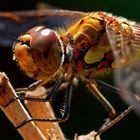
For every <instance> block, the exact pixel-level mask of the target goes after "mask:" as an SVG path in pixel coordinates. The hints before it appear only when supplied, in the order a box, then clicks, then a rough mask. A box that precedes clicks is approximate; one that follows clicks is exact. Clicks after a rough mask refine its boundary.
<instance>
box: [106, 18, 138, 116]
mask: <svg viewBox="0 0 140 140" xmlns="http://www.w3.org/2000/svg"><path fill="white" fill-rule="evenodd" d="M131 28H132V27H131V26H130V25H129V29H131ZM139 30H140V28H139ZM106 31H107V35H108V39H109V41H110V44H111V47H112V50H113V54H114V58H115V66H116V69H115V81H116V84H117V86H118V87H119V89H120V92H119V94H120V96H121V97H122V98H123V99H124V100H125V101H126V102H127V103H129V104H131V105H133V106H134V107H135V108H136V110H137V112H139V114H140V74H139V73H140V61H139V60H140V59H139V56H140V55H139V54H140V53H138V51H139V52H140V41H139V44H138V43H137V44H136V42H135V41H134V35H135V33H134V32H133V31H132V30H131V31H132V33H131V34H129V33H127V32H126V30H124V28H123V26H122V25H121V24H120V23H118V22H117V21H115V20H114V21H113V22H112V23H110V24H109V23H108V24H107V26H106ZM139 37H140V36H139ZM137 39H139V40H140V38H137ZM138 47H139V49H136V48H138Z"/></svg>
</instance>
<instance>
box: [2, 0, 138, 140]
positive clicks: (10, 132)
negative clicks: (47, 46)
mask: <svg viewBox="0 0 140 140" xmlns="http://www.w3.org/2000/svg"><path fill="white" fill-rule="evenodd" d="M40 2H44V3H47V4H49V5H52V6H54V7H58V8H62V9H70V10H79V11H88V12H89V11H99V10H100V11H106V12H110V13H113V14H114V15H118V16H124V17H126V18H129V19H131V20H135V21H138V22H139V21H140V1H139V0H129V1H128V0H123V1H122V0H85V1H84V0H83V1H82V0H70V1H68V0H44V1H43V0H42V1H39V0H30V1H29V0H28V1H27V0H24V1H20V0H9V1H8V0H0V11H19V10H20V11H21V10H34V9H36V7H37V4H38V3H40ZM9 55H10V54H9ZM5 60H7V58H6V59H5ZM1 63H3V62H1ZM5 64H6V62H5ZM7 68H8V66H7ZM0 69H1V71H2V70H3V68H0ZM10 70H11V71H12V68H11V69H10ZM18 76H19V78H18V79H21V80H23V79H24V77H26V76H25V75H24V74H22V73H21V75H18ZM15 79H16V78H15ZM25 79H26V78H25ZM10 80H11V81H12V82H13V83H14V84H15V87H16V86H17V85H16V82H15V81H14V80H13V79H10ZM105 80H106V81H107V82H110V83H112V81H113V78H112V76H110V77H109V78H108V79H105ZM30 82H31V81H27V82H26V83H23V85H28V84H29V83H30ZM81 87H82V88H81ZM102 92H103V93H104V95H105V96H106V97H107V99H109V101H111V103H112V104H113V105H114V107H115V108H116V110H117V112H118V113H120V112H121V111H123V109H124V108H125V107H126V105H125V104H124V103H123V101H122V100H121V99H120V97H119V96H118V95H116V94H114V93H109V92H108V91H102ZM106 117H107V114H106V113H105V110H104V109H103V108H102V106H101V105H100V104H99V103H98V101H97V100H96V99H95V98H94V97H92V95H91V94H90V93H89V92H88V91H87V89H86V88H85V87H84V84H80V88H76V89H75V90H74V95H73V97H72V106H71V113H70V119H69V120H68V121H67V122H65V123H63V124H61V126H62V130H63V132H64V134H65V135H66V137H67V138H69V139H72V137H73V136H74V133H78V134H86V133H88V132H89V131H92V130H98V128H99V127H100V126H101V125H102V123H103V122H104V119H105V118H106ZM139 130H140V118H139V117H138V116H137V115H136V114H135V113H133V112H132V113H130V114H129V115H128V116H127V117H125V118H124V119H123V120H121V121H120V122H119V123H117V124H116V125H115V126H113V127H112V128H111V129H109V130H108V131H107V132H105V133H104V134H103V135H102V137H101V138H102V140H136V139H137V140H139V139H140V138H139V137H140V136H139ZM0 139H1V140H3V139H5V140H9V139H14V140H16V139H17V140H20V139H22V138H21V137H20V135H19V134H18V133H17V132H16V130H15V129H14V127H13V126H12V124H11V123H10V122H9V121H8V120H7V119H6V117H5V116H4V114H3V113H2V112H0Z"/></svg>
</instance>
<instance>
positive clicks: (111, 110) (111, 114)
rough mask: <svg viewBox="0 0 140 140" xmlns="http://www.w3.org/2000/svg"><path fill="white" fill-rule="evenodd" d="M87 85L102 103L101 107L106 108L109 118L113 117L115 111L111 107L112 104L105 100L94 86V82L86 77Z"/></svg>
mask: <svg viewBox="0 0 140 140" xmlns="http://www.w3.org/2000/svg"><path fill="white" fill-rule="evenodd" d="M86 82H87V86H88V88H89V89H90V91H91V92H92V93H93V95H94V96H95V97H96V98H97V100H98V101H99V102H100V103H101V104H102V105H103V107H104V108H105V109H106V111H107V113H108V115H109V118H110V120H111V119H113V117H114V116H115V115H116V111H115V109H114V108H113V106H112V105H111V104H110V103H109V102H108V101H107V99H106V98H105V97H104V96H103V95H102V94H101V93H100V91H99V90H98V88H97V87H96V86H95V84H94V83H93V82H92V81H90V80H88V79H86Z"/></svg>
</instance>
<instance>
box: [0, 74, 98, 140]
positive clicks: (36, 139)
mask: <svg viewBox="0 0 140 140" xmlns="http://www.w3.org/2000/svg"><path fill="white" fill-rule="evenodd" d="M45 93H46V90H45V89H44V88H43V87H40V88H38V89H37V90H36V91H33V92H27V95H31V96H38V97H42V96H44V94H45ZM16 96H17V95H16V93H15V91H14V89H13V87H12V86H11V84H10V82H9V79H8V78H7V76H6V75H5V74H4V73H0V108H1V109H2V110H3V112H4V113H5V114H6V116H7V118H8V119H9V120H10V121H11V122H12V124H13V125H14V126H15V127H17V126H19V125H20V124H21V123H22V122H24V121H25V120H28V119H30V118H31V116H32V117H37V118H38V117H54V113H53V109H52V108H51V105H50V104H49V103H43V102H35V101H26V102H25V104H26V106H27V109H28V111H29V112H30V115H31V116H30V115H29V113H28V112H27V110H26V109H25V108H24V106H23V105H22V104H21V102H20V101H19V100H15V101H14V102H12V103H11V104H10V105H8V106H7V107H6V108H4V107H3V106H4V105H5V104H7V103H8V102H9V101H10V100H11V99H13V98H14V97H16ZM18 132H19V133H20V134H21V136H22V137H23V139H24V140H65V137H64V134H63V133H62V131H61V129H60V127H59V124H58V123H52V122H51V123H50V122H33V121H32V122H28V123H27V124H26V125H24V126H22V127H21V128H19V129H18ZM95 134H96V133H95V132H94V131H93V132H90V133H89V134H87V135H83V136H78V135H75V138H74V140H94V136H95ZM96 140H100V138H99V137H97V138H96Z"/></svg>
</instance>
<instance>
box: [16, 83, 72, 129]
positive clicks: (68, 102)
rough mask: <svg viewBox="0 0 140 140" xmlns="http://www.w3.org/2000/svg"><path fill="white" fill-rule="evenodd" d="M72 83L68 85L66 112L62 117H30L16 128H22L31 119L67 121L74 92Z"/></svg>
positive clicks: (65, 102) (65, 101) (65, 98)
mask: <svg viewBox="0 0 140 140" xmlns="http://www.w3.org/2000/svg"><path fill="white" fill-rule="evenodd" d="M72 87H73V85H72V84H69V85H68V86H67V91H66V93H65V95H64V113H63V114H62V116H61V117H60V118H47V117H45V118H30V119H29V120H26V121H24V122H23V123H21V124H20V125H19V126H17V127H16V129H19V128H21V127H22V126H24V125H26V124H27V123H28V122H31V121H44V122H45V121H47V122H63V121H66V120H67V119H68V117H69V112H70V101H71V94H72ZM44 101H47V100H44Z"/></svg>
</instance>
